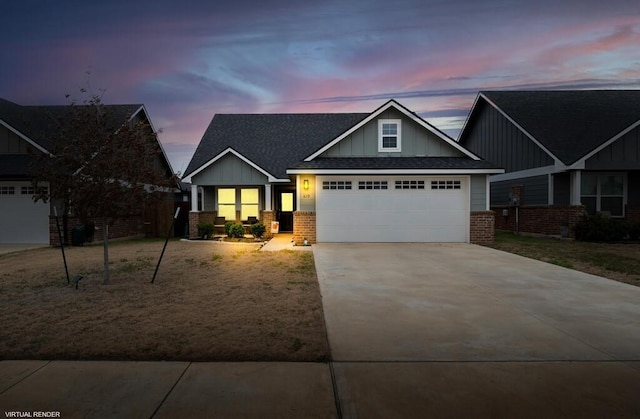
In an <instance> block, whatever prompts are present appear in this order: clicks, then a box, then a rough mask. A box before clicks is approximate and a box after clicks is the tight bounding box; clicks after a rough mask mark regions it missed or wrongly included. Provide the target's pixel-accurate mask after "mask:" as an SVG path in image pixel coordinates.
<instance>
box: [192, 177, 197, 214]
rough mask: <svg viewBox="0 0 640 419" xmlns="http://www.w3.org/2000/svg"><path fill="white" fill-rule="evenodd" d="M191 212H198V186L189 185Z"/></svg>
mask: <svg viewBox="0 0 640 419" xmlns="http://www.w3.org/2000/svg"><path fill="white" fill-rule="evenodd" d="M191 211H192V212H198V185H193V184H192V185H191Z"/></svg>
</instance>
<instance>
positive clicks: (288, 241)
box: [260, 233, 313, 252]
mask: <svg viewBox="0 0 640 419" xmlns="http://www.w3.org/2000/svg"><path fill="white" fill-rule="evenodd" d="M312 249H313V248H312V247H311V246H296V245H295V243H294V242H293V234H291V233H279V234H276V235H275V236H273V238H272V239H271V240H269V241H268V242H267V243H266V244H265V245H264V246H262V248H261V249H260V250H263V251H265V252H277V251H278V250H302V251H306V252H311V251H312Z"/></svg>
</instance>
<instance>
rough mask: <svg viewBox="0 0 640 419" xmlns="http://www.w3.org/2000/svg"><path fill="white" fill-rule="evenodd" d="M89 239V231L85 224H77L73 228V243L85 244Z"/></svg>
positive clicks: (76, 244)
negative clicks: (87, 231)
mask: <svg viewBox="0 0 640 419" xmlns="http://www.w3.org/2000/svg"><path fill="white" fill-rule="evenodd" d="M86 241H87V233H86V230H85V228H84V226H83V225H77V226H75V227H73V230H71V244H72V245H74V246H84V242H86Z"/></svg>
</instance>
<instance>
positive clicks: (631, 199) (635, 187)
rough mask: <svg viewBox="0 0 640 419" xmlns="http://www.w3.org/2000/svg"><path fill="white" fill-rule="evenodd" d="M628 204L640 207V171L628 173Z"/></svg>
mask: <svg viewBox="0 0 640 419" xmlns="http://www.w3.org/2000/svg"><path fill="white" fill-rule="evenodd" d="M627 204H629V205H640V171H633V172H628V173H627Z"/></svg>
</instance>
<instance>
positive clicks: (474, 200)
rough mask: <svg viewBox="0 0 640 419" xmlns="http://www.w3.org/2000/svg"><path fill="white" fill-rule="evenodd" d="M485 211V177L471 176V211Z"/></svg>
mask: <svg viewBox="0 0 640 419" xmlns="http://www.w3.org/2000/svg"><path fill="white" fill-rule="evenodd" d="M486 209H487V175H472V176H471V211H486Z"/></svg>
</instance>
